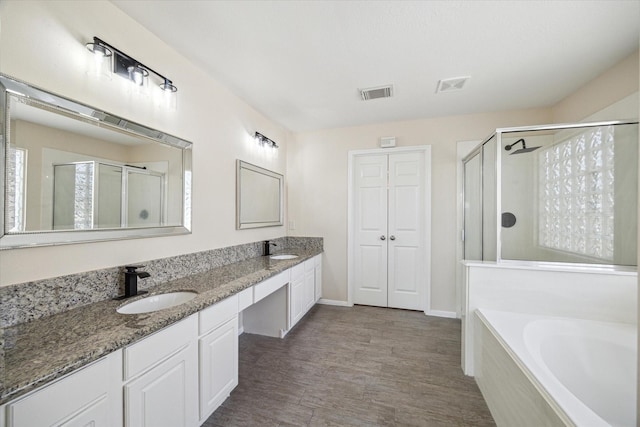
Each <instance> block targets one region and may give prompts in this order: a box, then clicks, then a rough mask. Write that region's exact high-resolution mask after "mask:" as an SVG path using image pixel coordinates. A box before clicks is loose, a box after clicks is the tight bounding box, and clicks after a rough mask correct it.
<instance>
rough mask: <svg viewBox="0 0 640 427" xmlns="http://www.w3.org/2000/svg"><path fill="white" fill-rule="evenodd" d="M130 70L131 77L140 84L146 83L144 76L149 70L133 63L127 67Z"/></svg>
mask: <svg viewBox="0 0 640 427" xmlns="http://www.w3.org/2000/svg"><path fill="white" fill-rule="evenodd" d="M127 71H128V72H129V78H130V79H131V80H132V81H133V82H134V83H135V84H137V85H138V86H142V85H143V84H144V78H145V77H147V76H148V75H149V72H148V71H147V70H145V69H144V68H142V67H140V66H138V65H131V66H129V67H127Z"/></svg>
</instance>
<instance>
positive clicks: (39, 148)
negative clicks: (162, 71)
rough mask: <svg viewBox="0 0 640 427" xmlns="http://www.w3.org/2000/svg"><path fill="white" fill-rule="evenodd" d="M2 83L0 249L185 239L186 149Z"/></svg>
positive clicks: (179, 143)
mask: <svg viewBox="0 0 640 427" xmlns="http://www.w3.org/2000/svg"><path fill="white" fill-rule="evenodd" d="M0 84H1V85H2V99H1V100H0V103H1V107H2V114H1V118H0V120H1V122H0V125H1V127H2V146H1V149H2V150H1V152H2V159H1V160H2V163H3V166H4V167H3V168H4V170H5V171H6V172H5V174H4V176H3V179H2V198H1V202H2V204H1V206H2V211H3V215H2V218H1V220H0V222H1V225H2V227H1V234H0V249H10V248H20V247H30V246H40V245H58V244H68V243H79V242H87V241H100V240H114V239H126V238H139V237H153V236H166V235H173V234H184V233H189V232H190V230H191V151H192V150H191V148H192V144H191V143H190V142H188V141H185V140H183V139H180V138H177V137H174V136H171V135H167V134H165V133H163V132H161V131H158V130H155V129H152V128H149V127H146V126H142V125H139V124H136V123H133V122H131V121H129V120H126V119H124V118H121V117H117V116H114V115H112V114H109V113H106V112H103V111H100V110H97V109H95V108H92V107H89V106H87V105H84V104H80V103H77V102H75V101H72V100H69V99H66V98H63V97H60V96H58V95H54V94H51V93H48V92H46V91H43V90H41V89H38V88H35V87H33V86H30V85H28V84H25V83H23V82H20V81H18V80H15V79H12V78H10V77H7V76H3V75H0Z"/></svg>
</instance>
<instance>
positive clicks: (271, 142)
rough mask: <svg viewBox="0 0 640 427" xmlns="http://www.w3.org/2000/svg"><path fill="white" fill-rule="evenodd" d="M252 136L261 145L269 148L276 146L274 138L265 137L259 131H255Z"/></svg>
mask: <svg viewBox="0 0 640 427" xmlns="http://www.w3.org/2000/svg"><path fill="white" fill-rule="evenodd" d="M253 138H254V139H255V140H256V141H257V142H258V144H260V145H262V146H267V147H271V148H278V144H276V142H275V141H274V140H272V139H269V138H267V137H266V136H264V135H263V134H261V133H260V132H256V134H255V135H254V137H253Z"/></svg>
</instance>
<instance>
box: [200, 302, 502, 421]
mask: <svg viewBox="0 0 640 427" xmlns="http://www.w3.org/2000/svg"><path fill="white" fill-rule="evenodd" d="M239 377H240V381H239V385H238V387H236V389H235V390H234V391H233V392H232V393H231V396H230V397H229V398H228V399H227V400H226V401H225V403H224V404H223V405H222V406H221V407H220V408H218V410H217V411H216V412H215V413H214V414H213V415H211V417H209V419H208V420H207V421H206V423H205V424H204V425H205V426H207V427H214V426H216V427H218V426H224V427H228V426H260V427H262V426H377V425H383V426H474V427H475V426H494V425H495V424H494V422H493V419H492V418H491V414H490V413H489V410H488V409H487V406H486V404H485V402H484V400H483V398H482V396H481V394H480V391H479V390H478V387H477V386H476V384H475V381H474V380H473V378H470V377H466V376H465V375H464V374H463V373H462V369H461V368H460V321H459V320H456V319H443V318H438V317H428V316H425V315H424V313H421V312H416V311H405V310H394V309H386V308H377V307H366V306H355V307H353V308H346V307H332V306H326V305H316V306H315V307H314V308H312V309H311V311H310V312H309V313H308V314H307V315H306V317H305V318H304V319H302V320H301V321H300V323H299V324H298V325H297V326H296V327H295V328H294V329H293V330H292V331H291V332H289V334H288V335H287V336H286V337H285V338H284V339H278V338H269V337H263V336H259V335H251V334H246V333H245V334H242V335H241V336H240V375H239Z"/></svg>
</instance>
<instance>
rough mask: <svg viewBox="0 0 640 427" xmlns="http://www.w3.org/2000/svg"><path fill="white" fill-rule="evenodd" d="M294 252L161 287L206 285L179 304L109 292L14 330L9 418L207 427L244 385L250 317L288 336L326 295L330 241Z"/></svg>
mask: <svg viewBox="0 0 640 427" xmlns="http://www.w3.org/2000/svg"><path fill="white" fill-rule="evenodd" d="M295 253H296V254H297V255H298V257H297V258H293V259H284V260H275V259H272V258H270V257H258V258H251V259H247V260H245V261H241V262H237V263H234V264H229V265H226V266H223V267H219V268H215V269H212V270H210V271H207V272H204V273H200V274H196V275H193V276H187V277H184V278H182V279H178V280H173V281H171V282H168V283H166V284H165V285H161V286H158V287H157V288H154V290H153V291H152V292H151V293H150V294H151V295H154V294H161V293H167V292H174V291H184V290H190V291H195V292H197V294H198V296H197V297H196V298H194V299H192V300H191V301H189V302H186V303H184V304H181V305H178V306H175V307H172V308H167V309H164V310H160V311H156V312H151V313H144V314H119V313H117V312H116V309H117V308H118V307H120V306H121V305H123V304H127V302H124V303H123V302H122V301H112V300H107V301H102V302H100V303H96V304H90V305H88V306H84V307H79V308H76V309H73V310H69V311H68V312H64V313H60V314H57V315H53V316H50V317H45V318H42V319H38V320H35V321H33V322H29V323H25V324H21V325H16V326H14V327H11V328H6V329H4V330H3V334H4V336H3V338H4V361H5V366H4V374H5V375H4V378H3V379H4V382H3V384H2V395H1V400H0V402H2V403H3V405H2V406H0V426H1V427H20V426H26V427H31V426H38V425H64V426H75V425H87V424H91V425H95V426H119V425H124V426H132V427H133V426H149V427H158V426H164V425H166V426H172V427H176V426H198V425H201V424H202V423H203V422H204V421H205V420H206V419H207V418H208V417H209V416H210V415H211V414H212V413H213V412H214V411H215V410H216V408H218V407H219V406H220V404H222V402H223V401H224V400H225V399H226V398H227V397H228V396H229V394H230V393H231V391H232V390H233V389H234V388H235V386H236V385H237V384H238V330H239V329H238V328H239V325H240V327H243V328H244V331H246V332H252V333H261V334H264V335H270V336H276V337H283V336H284V335H286V333H287V332H288V331H289V330H290V329H291V328H292V327H294V326H295V324H296V323H297V322H298V321H299V320H300V319H301V318H302V317H303V316H304V314H305V313H306V312H307V311H308V310H309V309H310V308H311V307H312V306H313V305H314V304H315V302H316V301H317V300H318V299H319V298H320V296H321V280H322V279H321V278H322V262H321V261H322V260H321V257H322V255H321V249H320V250H306V251H305V250H296V251H295ZM142 298H144V297H142ZM239 319H242V320H241V321H239Z"/></svg>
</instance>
